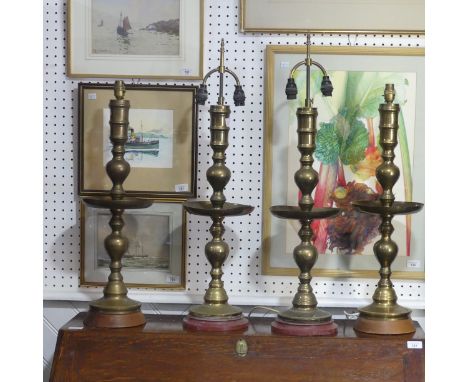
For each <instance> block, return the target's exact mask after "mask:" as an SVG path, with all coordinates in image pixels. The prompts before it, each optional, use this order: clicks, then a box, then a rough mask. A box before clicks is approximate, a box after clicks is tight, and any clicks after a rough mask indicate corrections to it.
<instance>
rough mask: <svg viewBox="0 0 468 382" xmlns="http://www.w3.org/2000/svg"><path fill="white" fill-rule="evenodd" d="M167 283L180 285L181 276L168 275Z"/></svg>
mask: <svg viewBox="0 0 468 382" xmlns="http://www.w3.org/2000/svg"><path fill="white" fill-rule="evenodd" d="M166 282H167V283H168V284H179V283H180V276H176V275H167V276H166Z"/></svg>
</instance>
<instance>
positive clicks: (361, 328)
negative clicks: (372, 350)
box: [354, 316, 416, 335]
mask: <svg viewBox="0 0 468 382" xmlns="http://www.w3.org/2000/svg"><path fill="white" fill-rule="evenodd" d="M354 329H355V330H357V331H358V332H363V333H369V334H388V335H398V334H408V333H414V332H415V331H416V327H415V326H414V324H413V321H412V320H411V319H404V320H373V319H370V318H366V317H361V316H360V317H359V318H358V319H357V320H356V324H355V325H354Z"/></svg>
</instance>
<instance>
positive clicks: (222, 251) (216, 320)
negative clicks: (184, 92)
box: [184, 40, 253, 331]
mask: <svg viewBox="0 0 468 382" xmlns="http://www.w3.org/2000/svg"><path fill="white" fill-rule="evenodd" d="M214 73H219V96H218V103H217V104H216V105H211V106H210V131H211V141H210V146H211V148H212V149H213V165H212V166H211V167H210V168H209V169H208V170H207V172H206V176H207V179H208V182H209V183H210V185H211V187H212V188H213V194H212V195H211V198H210V201H187V202H185V203H184V207H185V209H186V210H187V211H188V212H189V213H191V214H195V215H203V216H209V217H210V218H211V220H212V221H213V224H212V225H211V227H210V233H211V235H212V236H213V238H212V240H211V241H209V242H208V243H207V244H206V246H205V255H206V257H207V259H208V261H209V262H210V264H211V266H212V269H211V272H210V275H211V282H210V284H209V287H208V289H207V290H206V293H205V296H204V304H202V305H197V306H194V307H192V308H191V309H190V311H189V314H188V316H187V317H185V318H184V327H185V328H186V329H189V330H200V331H231V330H245V329H247V327H248V321H247V319H246V318H244V317H243V315H242V310H241V309H240V308H238V307H235V306H231V305H229V304H228V296H227V293H226V290H225V289H224V286H223V285H224V284H223V281H222V280H221V277H222V275H223V271H222V265H223V263H224V261H225V259H226V257H227V256H228V254H229V245H228V244H226V242H224V240H223V233H224V226H223V219H224V217H225V216H240V215H246V214H249V213H250V212H252V211H253V207H252V206H248V205H243V204H233V203H226V197H225V196H224V193H223V190H224V188H225V187H226V185H227V183H228V182H229V179H230V177H231V171H230V170H229V168H228V167H226V165H225V159H226V156H225V151H226V149H227V147H228V133H229V127H228V126H227V123H226V119H227V118H229V115H230V113H231V110H230V108H229V106H228V105H225V104H224V97H223V91H224V74H225V73H228V74H230V75H231V76H232V77H234V79H235V81H236V85H235V91H234V104H235V105H236V106H243V105H244V102H245V95H244V91H243V90H242V86H241V84H240V82H239V79H238V77H237V76H236V74H235V73H234V72H232V71H231V70H229V69H228V68H227V67H225V66H224V40H221V49H220V64H219V66H218V67H217V68H215V69H212V70H211V71H209V72H208V73H207V74H206V75H205V77H204V78H203V83H202V84H201V85H200V87H199V89H198V91H197V103H198V104H200V105H204V104H205V101H206V100H207V99H208V91H207V86H206V81H207V80H208V78H209V77H210V76H211V75H212V74H214Z"/></svg>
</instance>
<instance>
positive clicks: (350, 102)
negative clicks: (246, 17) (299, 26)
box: [262, 46, 424, 279]
mask: <svg viewBox="0 0 468 382" xmlns="http://www.w3.org/2000/svg"><path fill="white" fill-rule="evenodd" d="M305 53H306V48H305V46H303V47H301V46H294V47H291V46H268V47H267V51H266V56H267V58H266V71H267V73H266V100H265V131H264V183H263V187H264V189H263V211H262V214H263V234H262V236H263V238H262V253H263V257H262V266H263V272H264V273H265V274H272V275H297V266H296V265H295V263H294V259H293V255H292V251H293V249H294V247H295V246H296V245H297V244H298V243H299V240H300V239H299V237H298V236H297V232H298V230H299V228H300V225H299V223H298V222H297V221H292V220H283V219H278V218H275V217H273V216H272V215H271V213H270V211H269V207H270V206H273V205H286V204H287V205H297V202H298V197H299V194H298V193H299V189H298V188H297V186H296V184H295V183H294V173H295V172H296V171H297V170H298V169H299V158H300V154H299V151H298V150H297V133H296V130H297V120H296V109H297V107H299V106H303V104H304V99H305V82H306V71H305V69H304V70H298V71H296V73H295V81H296V84H297V88H298V97H297V99H296V100H292V101H288V100H287V99H286V95H285V93H284V91H285V90H284V89H285V86H286V83H287V79H288V77H289V72H290V70H291V69H292V67H293V66H294V64H296V63H297V62H299V61H302V60H303V59H304V57H305ZM311 58H312V60H314V61H317V62H319V63H320V64H322V65H323V66H324V67H325V68H326V70H327V72H328V74H329V76H330V79H331V81H332V83H333V87H334V90H333V96H332V97H323V96H322V94H321V92H320V82H321V79H322V78H321V76H322V74H321V71H319V70H312V71H311V74H310V75H311V84H312V86H311V96H312V98H313V102H314V107H316V108H317V111H318V117H317V135H316V150H315V154H314V169H315V170H316V171H317V172H318V174H319V183H318V185H317V187H316V188H315V191H314V194H313V196H314V200H315V207H339V208H341V209H342V212H341V214H340V215H339V216H338V217H335V218H331V219H323V220H317V221H314V222H313V226H312V228H313V230H314V233H315V238H314V245H315V246H316V247H317V249H318V252H319V258H318V260H317V263H316V264H315V266H314V268H313V270H312V272H313V274H314V275H315V276H322V277H360V278H366V277H375V278H376V277H378V272H377V269H378V262H377V260H376V259H375V256H374V253H373V245H374V243H375V242H376V241H377V240H378V239H379V238H380V233H379V231H378V227H379V225H380V217H379V216H377V215H370V214H365V213H360V212H358V211H357V210H356V209H355V208H353V207H352V206H351V202H352V201H355V200H362V199H366V200H373V199H377V198H378V197H379V195H380V193H381V192H382V189H381V186H380V185H379V184H378V182H377V179H376V177H375V170H376V168H377V166H379V165H380V163H382V157H381V147H380V145H379V143H378V142H379V112H378V107H379V104H381V103H384V100H383V92H384V87H385V84H386V83H393V84H395V89H396V101H395V103H399V104H400V107H401V111H400V114H399V129H398V146H397V148H396V151H395V153H396V158H395V164H396V165H397V166H398V167H399V168H400V179H399V181H398V182H397V184H396V185H395V187H394V192H395V195H396V200H401V201H412V200H417V201H424V49H422V48H406V49H400V48H360V47H322V48H315V47H312V48H311ZM314 68H315V67H314ZM277 158H284V160H277ZM393 225H394V227H395V231H394V233H393V235H392V238H393V240H395V242H396V243H397V245H398V248H399V253H398V257H397V259H395V261H394V262H393V265H392V270H393V277H394V278H396V279H398V278H401V279H405V278H407V279H421V278H423V277H424V212H422V213H419V214H417V215H414V216H410V215H407V216H395V218H394V219H393Z"/></svg>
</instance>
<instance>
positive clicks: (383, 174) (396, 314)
mask: <svg viewBox="0 0 468 382" xmlns="http://www.w3.org/2000/svg"><path fill="white" fill-rule="evenodd" d="M384 98H385V103H384V104H381V105H380V107H379V113H380V125H379V129H380V145H381V147H382V150H383V151H382V159H383V163H382V164H381V165H380V166H379V167H377V170H376V177H377V180H378V181H379V183H380V184H381V186H382V188H383V192H382V195H381V197H380V199H379V201H376V202H373V201H371V202H369V201H357V202H354V203H353V205H354V206H356V207H357V208H359V209H361V210H362V211H364V212H370V213H378V214H380V216H381V218H382V223H381V224H380V227H379V231H380V234H381V238H380V240H378V241H377V242H376V243H375V244H374V254H375V256H376V258H377V260H378V262H379V264H380V271H379V274H380V280H379V282H378V285H377V289H376V290H375V292H374V294H373V296H372V299H373V302H372V304H370V305H368V306H365V307H363V308H361V309H359V313H360V314H359V319H358V320H357V322H356V325H355V329H356V330H358V331H363V332H366V333H375V334H402V333H411V332H414V330H415V327H414V325H413V323H412V321H411V318H410V314H411V310H410V309H408V308H405V307H402V306H400V305H398V304H397V295H396V292H395V289H394V288H393V284H392V282H391V280H390V276H391V274H392V271H391V264H392V263H393V261H394V260H395V258H396V256H397V254H398V246H397V244H396V243H395V241H393V240H392V237H391V236H392V233H393V231H394V228H393V225H392V219H393V216H394V215H395V214H403V213H405V214H406V213H413V212H417V211H419V210H420V209H421V208H422V204H421V203H413V202H395V195H394V194H393V187H394V186H395V184H396V182H397V181H398V178H399V176H400V170H399V169H398V167H397V166H396V165H395V164H394V163H393V161H394V159H395V147H396V146H397V144H398V138H397V134H398V113H399V112H400V106H399V105H398V104H394V103H393V101H394V99H395V89H394V85H393V84H386V85H385V92H384Z"/></svg>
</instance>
